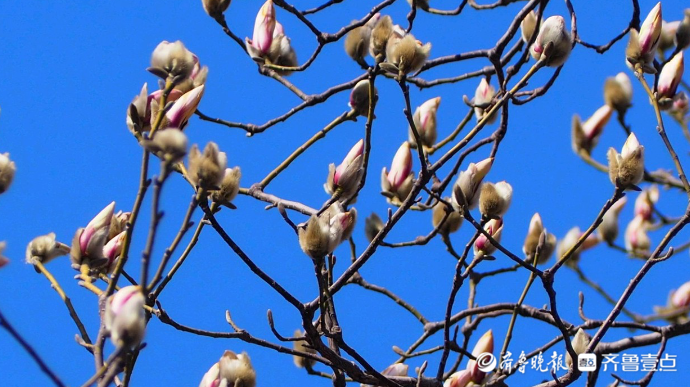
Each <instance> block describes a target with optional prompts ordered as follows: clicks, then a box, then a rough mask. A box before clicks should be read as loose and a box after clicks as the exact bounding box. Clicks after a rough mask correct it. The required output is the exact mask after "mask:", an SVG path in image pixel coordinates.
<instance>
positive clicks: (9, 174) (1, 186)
mask: <svg viewBox="0 0 690 387" xmlns="http://www.w3.org/2000/svg"><path fill="white" fill-rule="evenodd" d="M16 171H17V167H16V166H15V165H14V161H11V160H10V154H9V153H0V194H1V193H3V192H5V191H7V189H9V188H10V185H11V184H12V180H14V174H15V172H16Z"/></svg>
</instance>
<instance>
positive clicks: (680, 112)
mask: <svg viewBox="0 0 690 387" xmlns="http://www.w3.org/2000/svg"><path fill="white" fill-rule="evenodd" d="M688 110H690V104H688V96H687V95H685V92H684V91H681V92H679V93H677V94H676V96H675V97H673V103H672V104H671V107H670V108H669V110H668V112H669V114H671V115H672V116H673V117H674V118H675V119H676V120H678V121H681V122H682V121H683V120H685V116H686V115H687V114H688Z"/></svg>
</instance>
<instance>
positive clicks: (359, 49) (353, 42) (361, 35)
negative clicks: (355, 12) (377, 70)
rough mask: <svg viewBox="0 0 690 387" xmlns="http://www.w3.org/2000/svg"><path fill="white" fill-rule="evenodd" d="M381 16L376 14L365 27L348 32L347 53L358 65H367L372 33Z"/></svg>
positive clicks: (346, 37)
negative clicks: (366, 58)
mask: <svg viewBox="0 0 690 387" xmlns="http://www.w3.org/2000/svg"><path fill="white" fill-rule="evenodd" d="M380 17H381V15H380V14H378V13H377V14H375V15H374V16H373V17H372V18H371V19H369V21H367V22H366V23H365V24H364V25H363V26H359V27H357V28H355V29H353V30H352V31H350V32H348V34H347V36H345V52H346V53H347V55H348V56H349V57H350V58H352V59H353V60H355V61H356V62H357V63H360V64H362V65H366V62H364V57H365V56H367V53H369V42H370V41H371V32H372V30H373V29H374V26H375V25H376V23H377V22H378V21H379V18H380Z"/></svg>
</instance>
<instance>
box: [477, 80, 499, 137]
mask: <svg viewBox="0 0 690 387" xmlns="http://www.w3.org/2000/svg"><path fill="white" fill-rule="evenodd" d="M495 95H496V89H495V88H494V87H493V86H491V85H490V84H489V82H487V80H486V78H482V80H481V81H479V86H477V88H476V89H475V91H474V99H473V100H472V104H473V105H474V116H475V117H476V118H477V122H479V121H481V120H482V119H483V118H484V116H485V115H486V113H488V110H489V107H490V106H491V102H492V101H493V99H494V96H495ZM494 121H496V113H493V114H492V115H491V117H489V118H487V119H486V124H487V125H490V124H492V123H493V122H494Z"/></svg>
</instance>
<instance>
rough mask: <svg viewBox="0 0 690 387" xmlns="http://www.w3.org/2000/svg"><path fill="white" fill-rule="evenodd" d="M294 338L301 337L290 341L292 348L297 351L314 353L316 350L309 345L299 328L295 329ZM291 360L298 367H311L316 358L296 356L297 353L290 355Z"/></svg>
mask: <svg viewBox="0 0 690 387" xmlns="http://www.w3.org/2000/svg"><path fill="white" fill-rule="evenodd" d="M293 337H295V338H303V340H296V341H293V342H292V349H294V350H295V351H298V352H305V353H316V350H315V349H314V348H312V347H310V346H309V345H308V343H307V341H306V339H304V333H303V332H302V331H300V330H299V329H298V330H296V331H295V334H294V335H293ZM292 360H293V361H294V362H295V365H296V366H297V367H298V368H311V367H313V366H314V364H316V360H314V359H309V358H306V357H303V356H297V355H292Z"/></svg>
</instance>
